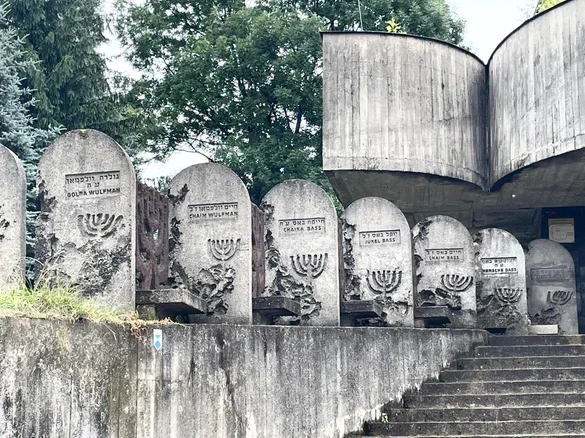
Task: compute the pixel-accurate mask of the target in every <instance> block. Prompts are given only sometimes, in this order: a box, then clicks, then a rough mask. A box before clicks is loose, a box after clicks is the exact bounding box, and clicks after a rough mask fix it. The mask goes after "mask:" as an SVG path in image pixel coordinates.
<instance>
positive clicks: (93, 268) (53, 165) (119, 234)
mask: <svg viewBox="0 0 585 438" xmlns="http://www.w3.org/2000/svg"><path fill="white" fill-rule="evenodd" d="M37 188H38V191H39V197H40V200H41V214H40V215H39V218H38V222H37V239H38V241H37V255H36V258H37V260H38V261H39V262H40V274H39V275H40V276H41V278H43V279H47V280H50V281H52V282H58V283H60V284H62V285H72V286H74V287H76V288H78V289H80V290H81V291H83V293H84V295H85V296H87V297H91V298H93V299H95V300H96V301H98V302H100V303H102V304H105V305H107V306H109V307H114V308H119V309H124V310H134V303H135V275H136V274H135V245H136V219H135V217H136V177H135V175H134V169H133V167H132V162H131V161H130V158H129V157H128V155H127V154H126V153H125V152H124V150H123V149H122V148H121V147H120V146H119V145H118V144H117V143H116V142H115V141H114V140H112V139H111V138H110V137H108V136H107V135H105V134H102V133H101V132H98V131H93V130H76V131H71V132H68V133H66V134H64V135H62V136H61V137H59V138H58V139H57V140H56V141H55V142H53V144H51V145H50V146H49V147H48V148H47V150H46V151H45V153H44V154H43V157H42V158H41V161H40V163H39V169H38V174H37Z"/></svg>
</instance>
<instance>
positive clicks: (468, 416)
mask: <svg viewBox="0 0 585 438" xmlns="http://www.w3.org/2000/svg"><path fill="white" fill-rule="evenodd" d="M542 419H547V420H555V421H559V420H583V419H585V406H573V407H571V406H556V407H555V406H540V407H528V408H511V407H506V408H455V409H445V408H435V409H392V410H391V411H390V412H389V414H388V421H397V422H457V421H527V420H542Z"/></svg>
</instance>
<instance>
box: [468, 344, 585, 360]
mask: <svg viewBox="0 0 585 438" xmlns="http://www.w3.org/2000/svg"><path fill="white" fill-rule="evenodd" d="M582 355H585V345H522V346H501V347H477V348H476V349H475V355H474V357H527V356H582Z"/></svg>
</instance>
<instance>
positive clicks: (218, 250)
mask: <svg viewBox="0 0 585 438" xmlns="http://www.w3.org/2000/svg"><path fill="white" fill-rule="evenodd" d="M169 221H170V222H169V224H170V225H169V228H170V233H171V254H170V259H171V277H172V278H173V279H174V281H175V282H176V283H178V284H182V285H183V286H184V287H186V288H187V289H188V290H189V291H190V292H191V293H193V294H195V295H197V296H198V297H200V298H202V299H204V300H205V301H206V302H207V310H208V314H207V315H204V316H195V315H193V316H192V319H191V321H192V322H218V323H223V322H229V323H234V324H251V322H252V282H253V277H252V204H251V202H250V196H249V195H248V191H247V190H246V187H245V186H244V183H243V182H242V180H241V179H240V178H239V177H238V176H237V175H236V174H235V173H234V172H232V171H231V170H230V169H228V168H227V167H225V166H222V165H220V164H215V163H205V164H195V165H193V166H190V167H188V168H187V169H185V170H183V171H182V172H180V173H179V174H178V175H177V176H175V177H174V178H173V180H172V182H171V190H170V214H169Z"/></svg>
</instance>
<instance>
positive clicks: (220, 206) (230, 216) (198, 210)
mask: <svg viewBox="0 0 585 438" xmlns="http://www.w3.org/2000/svg"><path fill="white" fill-rule="evenodd" d="M187 208H188V210H189V213H188V214H189V222H199V221H214V220H226V219H227V220H236V219H238V203H237V202H223V203H217V204H195V205H189V206H187Z"/></svg>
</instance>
